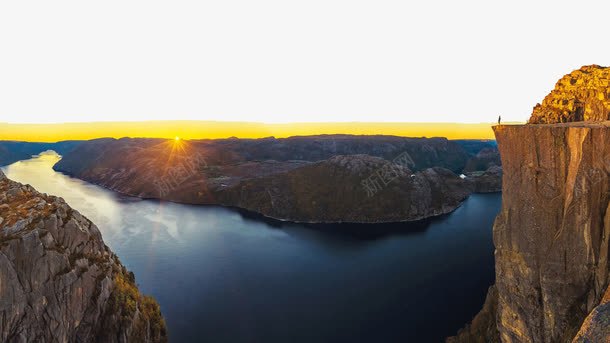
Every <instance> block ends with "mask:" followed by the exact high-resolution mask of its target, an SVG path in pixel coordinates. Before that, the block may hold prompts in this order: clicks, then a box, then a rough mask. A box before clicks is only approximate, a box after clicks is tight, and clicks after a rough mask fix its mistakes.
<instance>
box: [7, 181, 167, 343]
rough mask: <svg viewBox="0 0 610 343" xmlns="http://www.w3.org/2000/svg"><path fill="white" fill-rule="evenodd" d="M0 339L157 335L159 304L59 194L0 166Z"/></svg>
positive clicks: (162, 336) (154, 338)
mask: <svg viewBox="0 0 610 343" xmlns="http://www.w3.org/2000/svg"><path fill="white" fill-rule="evenodd" d="M0 318H1V319H2V320H0V341H2V342H165V341H166V340H167V339H166V332H165V324H164V321H163V319H162V317H161V312H160V309H159V305H158V304H157V303H156V302H155V301H154V300H153V299H152V298H150V297H146V296H142V295H141V294H140V293H139V292H138V289H137V287H136V285H135V280H134V276H133V274H132V273H130V272H128V271H127V270H126V269H125V267H124V266H123V265H121V263H120V261H119V259H118V257H117V256H116V255H115V254H113V253H112V251H110V249H109V248H108V247H107V246H106V245H105V244H104V242H103V240H102V237H101V234H100V231H99V230H98V228H97V227H96V226H95V225H94V224H93V223H91V222H90V221H89V220H88V219H87V218H85V217H83V216H82V215H81V214H79V213H78V212H77V211H75V210H73V209H71V208H70V207H69V206H68V205H67V204H66V203H65V202H64V200H63V199H61V198H57V197H54V196H49V195H46V194H41V193H38V192H37V191H36V190H34V189H33V188H32V187H31V186H29V185H22V184H19V183H17V182H13V181H11V180H9V179H7V178H6V177H5V176H4V174H2V172H0Z"/></svg>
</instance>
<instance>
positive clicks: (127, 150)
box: [54, 135, 488, 222]
mask: <svg viewBox="0 0 610 343" xmlns="http://www.w3.org/2000/svg"><path fill="white" fill-rule="evenodd" d="M469 144H470V145H471V146H472V145H474V144H475V143H469ZM487 144H488V143H485V144H482V145H481V146H482V147H483V146H487ZM473 157H476V155H475V156H473V155H472V154H470V153H468V152H467V151H466V150H465V149H464V148H463V146H462V145H460V144H458V143H456V142H454V141H450V140H447V139H445V138H404V137H394V136H352V135H320V136H303V137H291V138H285V139H275V138H273V137H269V138H263V139H234V138H232V139H221V140H196V141H180V140H177V141H176V140H162V139H130V138H124V139H119V140H116V139H97V140H92V141H87V142H84V143H83V144H81V145H79V146H77V147H76V148H75V149H74V150H73V151H71V152H69V153H67V154H66V155H65V156H64V157H63V159H62V160H61V161H59V162H58V163H57V164H56V165H55V167H54V168H55V170H57V171H61V172H65V173H67V174H70V175H74V176H76V177H78V178H81V179H83V180H86V181H89V182H93V183H96V184H99V185H102V186H105V187H108V188H110V189H113V190H116V191H119V192H122V193H125V194H130V195H134V196H139V197H143V198H161V199H166V200H171V201H177V202H183V203H193V204H221V205H227V206H237V207H242V208H246V209H250V210H252V211H256V212H259V213H262V214H264V215H267V216H270V217H274V218H279V219H286V220H297V221H312V222H320V221H324V222H328V221H332V222H335V221H354V222H379V221H401V220H415V219H421V218H424V217H427V216H431V215H437V214H441V213H447V212H449V211H451V210H452V209H454V208H455V207H457V206H458V205H459V203H460V202H461V201H462V200H463V199H464V198H465V197H466V196H467V195H468V194H469V193H470V192H471V191H472V188H473V185H472V183H469V182H466V181H465V180H462V179H461V178H459V177H457V176H456V174H455V173H461V172H462V171H463V170H464V167H465V166H466V165H467V163H468V161H469V160H470V159H471V158H473ZM353 166H359V167H357V168H356V167H354V168H352V167H353ZM367 173H368V174H367ZM278 199H281V200H278Z"/></svg>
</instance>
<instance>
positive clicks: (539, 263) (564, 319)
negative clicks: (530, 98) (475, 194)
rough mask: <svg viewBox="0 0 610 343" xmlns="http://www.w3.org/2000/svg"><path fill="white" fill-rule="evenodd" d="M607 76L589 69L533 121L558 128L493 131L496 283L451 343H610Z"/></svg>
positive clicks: (563, 86) (562, 86)
mask: <svg viewBox="0 0 610 343" xmlns="http://www.w3.org/2000/svg"><path fill="white" fill-rule="evenodd" d="M606 72H607V69H603V68H600V67H595V66H594V67H583V68H582V69H581V70H579V71H577V72H574V73H572V74H570V75H569V76H566V77H565V78H564V79H562V80H561V81H560V82H559V83H558V86H557V87H556V89H555V90H554V91H553V92H552V93H551V94H550V95H549V96H548V97H547V98H546V99H545V101H544V102H543V104H542V105H541V106H537V107H536V108H535V109H534V113H533V114H532V119H531V120H530V123H539V122H551V123H555V124H540V125H531V124H529V125H515V126H496V127H494V132H495V134H496V138H497V141H498V145H499V149H500V155H501V157H502V165H503V169H504V176H503V186H502V188H503V195H502V210H501V212H500V213H499V215H498V217H497V218H496V222H495V224H494V228H493V233H494V244H495V247H496V252H495V258H496V284H495V286H494V287H493V289H492V291H490V293H489V295H488V297H487V300H486V305H485V307H484V309H483V310H482V311H481V313H479V315H477V317H476V318H475V320H473V322H472V323H471V324H470V325H469V326H467V327H466V328H465V329H463V330H461V331H460V333H459V334H458V336H456V337H452V338H450V339H448V341H449V342H473V341H480V342H499V341H501V342H536V343H537V342H571V341H574V342H608V341H610V334H609V330H608V327H609V325H610V310H609V308H610V306H609V305H608V301H609V299H608V298H609V296H608V292H610V291H609V290H608V281H609V278H608V272H609V264H608V252H609V249H610V244H609V239H610V122H608V121H600V120H603V119H606V118H607V117H606V116H607V114H608V112H607V110H604V109H603V108H606V107H604V106H606V105H605V104H606V103H605V100H603V99H602V96H601V95H599V94H602V93H603V92H605V91H606V89H607V88H606V87H607V86H608V84H607V82H606V81H604V80H606V78H605V76H604V75H606ZM603 94H607V93H603ZM559 99H563V100H561V101H559ZM570 99H572V100H574V102H573V104H574V106H572V105H570ZM592 99H597V100H595V101H593V100H592ZM604 99H605V98H604ZM564 100H565V101H566V102H564ZM562 106H563V107H562ZM544 109H548V111H547V112H544V111H543V110H544ZM582 120H588V121H582ZM565 121H573V122H570V123H563V122H565ZM604 294H606V296H604ZM473 337H476V340H473Z"/></svg>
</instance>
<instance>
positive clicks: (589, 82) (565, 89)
mask: <svg viewBox="0 0 610 343" xmlns="http://www.w3.org/2000/svg"><path fill="white" fill-rule="evenodd" d="M604 120H610V68H606V67H600V66H597V65H592V66H585V67H582V68H580V69H579V70H576V71H573V72H572V73H570V74H568V75H566V76H564V77H563V78H561V79H560V80H559V81H558V82H557V84H556V85H555V89H553V91H552V92H551V93H550V94H549V95H547V96H546V98H544V100H543V101H542V104H537V105H536V106H535V107H534V112H533V113H532V116H531V118H530V120H529V122H530V124H550V123H567V122H576V121H604Z"/></svg>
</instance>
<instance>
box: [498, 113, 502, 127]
mask: <svg viewBox="0 0 610 343" xmlns="http://www.w3.org/2000/svg"><path fill="white" fill-rule="evenodd" d="M501 121H502V116H501V115H500V116H498V125H500V122H501Z"/></svg>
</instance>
